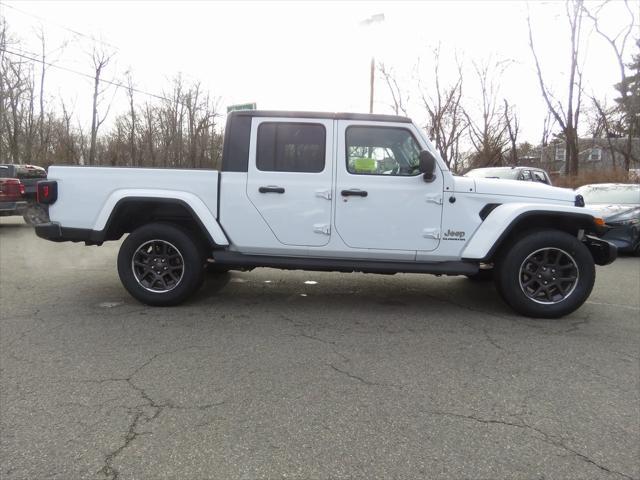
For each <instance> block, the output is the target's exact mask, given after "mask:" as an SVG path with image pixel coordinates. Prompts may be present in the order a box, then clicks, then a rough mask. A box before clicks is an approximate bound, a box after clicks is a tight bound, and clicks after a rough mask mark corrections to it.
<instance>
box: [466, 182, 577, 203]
mask: <svg viewBox="0 0 640 480" xmlns="http://www.w3.org/2000/svg"><path fill="white" fill-rule="evenodd" d="M474 181H475V183H476V192H477V193H482V194H485V195H504V196H508V197H521V198H529V199H536V200H550V201H555V202H569V203H571V204H573V203H575V200H576V192H575V191H573V190H571V189H570V188H558V187H552V186H551V185H547V184H545V183H540V182H525V181H522V180H505V179H496V178H474Z"/></svg>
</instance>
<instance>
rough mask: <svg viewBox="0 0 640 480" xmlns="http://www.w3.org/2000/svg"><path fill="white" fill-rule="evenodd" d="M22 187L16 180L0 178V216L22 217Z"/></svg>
mask: <svg viewBox="0 0 640 480" xmlns="http://www.w3.org/2000/svg"><path fill="white" fill-rule="evenodd" d="M26 209H27V201H26V199H25V197H24V185H23V184H22V182H21V181H20V180H18V179H17V178H0V216H3V217H4V216H8V215H24V212H25V210H26Z"/></svg>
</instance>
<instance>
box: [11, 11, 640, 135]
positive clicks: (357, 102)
mask: <svg viewBox="0 0 640 480" xmlns="http://www.w3.org/2000/svg"><path fill="white" fill-rule="evenodd" d="M598 3H600V2H598ZM631 4H632V7H633V8H634V10H635V11H639V7H640V2H639V1H638V0H635V1H632V2H631ZM588 5H589V4H588ZM591 5H594V4H591ZM528 9H529V10H530V12H531V18H532V23H533V28H534V36H535V41H536V43H537V47H538V54H539V57H540V58H541V61H542V67H543V70H544V72H545V74H546V76H547V77H548V78H549V81H550V83H551V84H552V85H553V88H554V90H555V91H556V92H557V95H558V96H559V97H562V94H563V93H564V92H565V91H566V83H567V79H566V76H565V72H566V69H567V68H568V58H569V39H568V29H567V26H566V17H565V15H564V3H562V2H559V1H554V2H530V3H529V4H527V3H525V2H520V1H513V2H508V1H501V2H488V1H477V2H470V1H450V2H436V1H431V2H417V1H414V2H346V3H345V2H337V1H336V2H318V3H316V2H293V1H290V2H268V1H263V2H177V1H173V2H170V1H167V2H124V1H122V2H120V1H110V2H96V1H94V2H59V1H49V2H44V1H42V2H29V1H20V2H16V1H6V0H2V5H0V13H1V14H2V16H4V17H5V18H6V20H7V22H8V24H9V28H10V30H11V31H12V32H13V33H14V34H15V35H16V36H17V37H18V38H20V39H21V40H22V42H23V43H22V48H23V50H24V51H27V52H38V51H39V48H40V47H39V40H38V38H37V35H36V33H37V31H38V30H39V29H40V28H41V27H42V29H43V30H44V32H45V36H46V40H47V50H48V51H50V52H51V53H50V55H49V56H48V57H49V59H50V60H51V61H53V62H54V63H56V64H58V65H61V66H65V67H69V68H72V69H74V70H78V71H82V72H87V73H89V74H90V73H91V63H90V59H89V56H88V52H89V51H90V50H91V49H92V45H93V43H94V42H93V41H92V40H91V38H88V37H94V38H96V39H100V40H101V41H102V42H106V44H105V43H102V47H103V48H105V49H111V50H114V51H116V52H117V53H116V56H115V59H114V61H113V62H112V63H111V64H110V66H109V68H108V69H107V71H106V72H105V74H104V78H108V79H115V80H116V81H121V80H122V79H123V77H124V72H125V71H126V70H127V69H131V70H132V72H133V77H134V81H135V84H136V87H137V88H139V89H141V90H144V91H148V92H152V93H156V94H160V95H161V94H162V91H163V89H164V90H166V89H167V88H168V86H169V79H170V78H171V77H173V76H174V75H175V74H177V73H178V72H181V73H182V74H183V76H184V78H185V79H186V80H188V81H195V80H199V81H201V82H202V84H203V86H205V87H206V88H207V89H209V91H210V92H211V93H212V94H213V95H215V96H217V97H219V98H220V107H221V110H223V111H226V106H227V105H230V104H235V103H244V102H256V103H257V104H258V108H261V109H281V110H282V109H291V110H320V111H350V112H367V111H368V107H369V62H370V58H371V55H375V56H376V59H378V60H380V61H383V62H384V63H385V64H386V65H387V66H388V67H391V68H393V69H394V71H395V73H396V75H397V76H398V78H399V80H400V81H401V83H402V84H403V85H406V88H407V90H408V91H409V92H410V93H411V96H410V99H409V113H410V115H411V116H412V117H414V119H415V120H416V121H418V122H419V123H422V122H423V121H424V112H423V110H422V109H421V104H420V101H419V98H418V96H417V93H416V92H415V90H414V85H415V83H416V82H415V76H416V73H415V71H416V70H415V66H416V65H417V64H418V60H419V61H420V69H419V70H418V72H421V81H422V84H423V85H424V86H425V87H426V89H427V90H428V89H429V82H431V81H432V78H431V77H430V76H429V71H430V68H431V67H432V55H431V51H432V48H433V47H434V46H435V45H437V44H438V43H440V44H441V49H442V57H443V62H444V64H445V65H444V67H443V68H444V75H445V76H449V77H450V75H451V73H452V72H451V71H452V67H453V63H454V60H453V59H454V58H455V56H456V55H457V56H458V57H459V58H460V59H462V60H463V61H464V62H465V65H466V66H467V67H466V70H465V76H464V81H465V95H466V100H465V104H466V105H468V106H471V107H472V106H473V105H475V104H476V103H477V101H478V93H477V90H476V85H477V81H476V80H475V78H474V75H473V70H472V68H471V62H472V61H477V62H483V61H485V60H487V59H501V60H509V61H510V62H511V65H510V67H509V68H508V69H507V71H506V72H505V73H504V74H503V75H502V76H501V77H500V79H499V81H500V90H499V94H500V97H501V98H502V97H505V98H507V99H508V100H509V101H510V102H511V103H513V104H515V105H516V106H517V109H518V112H519V114H520V117H521V123H522V126H523V134H524V138H523V139H527V140H529V141H532V142H537V141H538V140H539V136H540V132H541V128H542V121H543V118H544V116H545V113H546V107H545V105H544V104H543V100H542V97H541V95H540V89H539V86H538V84H537V79H536V77H535V71H534V65H533V62H532V56H531V52H530V50H529V47H528V43H527V42H528V38H527V25H526V18H527V11H528ZM380 13H382V14H384V18H385V20H384V21H383V22H381V23H379V24H375V25H372V26H362V25H361V21H362V20H364V19H366V18H368V17H370V16H371V15H373V14H380ZM625 13H626V11H625V10H624V5H623V3H622V2H621V1H615V0H614V1H613V2H612V3H611V4H610V5H608V6H607V7H605V9H604V10H603V17H602V22H603V26H604V28H605V29H606V30H607V31H611V32H613V31H617V30H619V29H620V28H622V27H623V26H624V25H625V23H626V22H627V21H628V20H627V17H626V16H625ZM70 30H74V31H76V32H79V33H81V34H83V35H79V34H77V33H73V32H72V31H70ZM635 33H636V35H635V38H637V37H638V31H637V30H636V32H635ZM84 35H86V36H84ZM584 39H585V42H584V45H585V47H586V48H585V52H586V57H585V59H584V62H585V63H584V69H585V78H586V79H587V83H586V85H585V90H586V92H587V93H588V94H591V93H593V92H595V93H596V94H597V95H598V96H600V97H609V98H610V99H611V98H613V97H614V96H615V93H616V92H615V91H614V90H613V84H614V83H616V82H618V81H619V78H618V75H619V74H618V70H617V67H616V63H615V57H614V56H613V54H612V52H611V50H610V47H608V46H607V45H606V44H605V43H604V42H603V41H602V40H601V39H600V38H599V37H598V36H596V35H595V34H592V33H591V25H590V24H589V22H588V21H586V20H585V29H584ZM64 42H67V45H66V47H65V48H64V49H61V50H60V49H58V48H59V47H60V45H62V44H63V43H64ZM634 48H635V47H634ZM628 52H629V57H630V54H631V52H632V48H631V46H630V47H629V48H628ZM445 81H446V79H445ZM45 88H46V95H47V97H48V98H50V101H51V102H58V100H56V99H57V98H60V97H61V98H64V99H65V102H67V103H70V104H74V105H75V113H76V115H78V117H79V118H80V119H81V121H82V122H85V123H86V124H88V123H89V121H90V118H91V105H90V99H91V93H92V81H91V80H90V79H87V78H82V77H80V76H78V75H74V74H72V73H68V72H64V71H62V70H59V69H55V68H49V69H48V70H47V82H46V87H45ZM138 99H139V100H140V101H144V100H152V99H151V98H146V97H145V96H144V95H142V94H140V95H139V96H138ZM389 103H390V100H389V96H388V92H387V91H386V86H385V85H384V84H383V81H382V79H380V78H379V77H378V78H377V92H376V98H375V107H374V110H375V112H376V113H391V111H392V110H391V107H390V105H389ZM125 108H126V104H125V93H124V91H122V90H120V91H118V92H116V93H115V103H114V107H113V109H112V110H111V111H112V114H111V118H113V117H114V116H115V114H116V113H118V112H119V111H123V110H124V109H125Z"/></svg>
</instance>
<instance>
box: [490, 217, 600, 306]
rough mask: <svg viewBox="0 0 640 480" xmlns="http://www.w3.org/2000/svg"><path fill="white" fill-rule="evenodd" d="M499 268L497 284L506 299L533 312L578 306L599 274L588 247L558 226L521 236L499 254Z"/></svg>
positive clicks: (497, 266) (497, 270) (496, 278)
mask: <svg viewBox="0 0 640 480" xmlns="http://www.w3.org/2000/svg"><path fill="white" fill-rule="evenodd" d="M495 270H496V271H495V283H496V288H497V290H498V292H499V293H500V295H501V296H502V298H503V299H504V301H505V302H506V303H507V304H509V305H510V306H511V307H512V308H513V309H514V310H515V311H516V312H518V313H520V314H522V315H526V316H528V317H534V318H558V317H562V316H563V315H567V314H569V313H571V312H573V311H574V310H576V309H577V308H579V307H580V306H581V305H582V304H583V303H584V302H585V301H586V300H587V298H588V297H589V295H590V294H591V290H592V289H593V284H594V282H595V278H596V271H595V264H594V261H593V257H592V256H591V253H590V252H589V249H588V248H587V247H586V246H585V245H584V244H583V243H582V242H580V241H579V240H578V239H577V238H576V237H574V236H572V235H569V234H568V233H565V232H562V231H558V230H534V231H531V232H529V233H526V234H525V235H524V236H521V237H520V238H519V239H517V240H516V241H515V242H514V243H513V244H511V246H510V247H509V248H508V250H507V251H506V252H505V253H504V254H502V256H501V258H499V259H498V262H497V264H496V267H495ZM559 275H563V276H559ZM562 279H564V280H562ZM545 282H548V283H545Z"/></svg>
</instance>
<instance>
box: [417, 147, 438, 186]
mask: <svg viewBox="0 0 640 480" xmlns="http://www.w3.org/2000/svg"><path fill="white" fill-rule="evenodd" d="M435 169H436V159H435V157H434V156H433V155H431V152H429V151H428V150H422V151H421V152H420V171H421V172H422V178H424V181H425V182H433V181H434V180H435V179H436V175H435V173H434V172H435Z"/></svg>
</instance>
